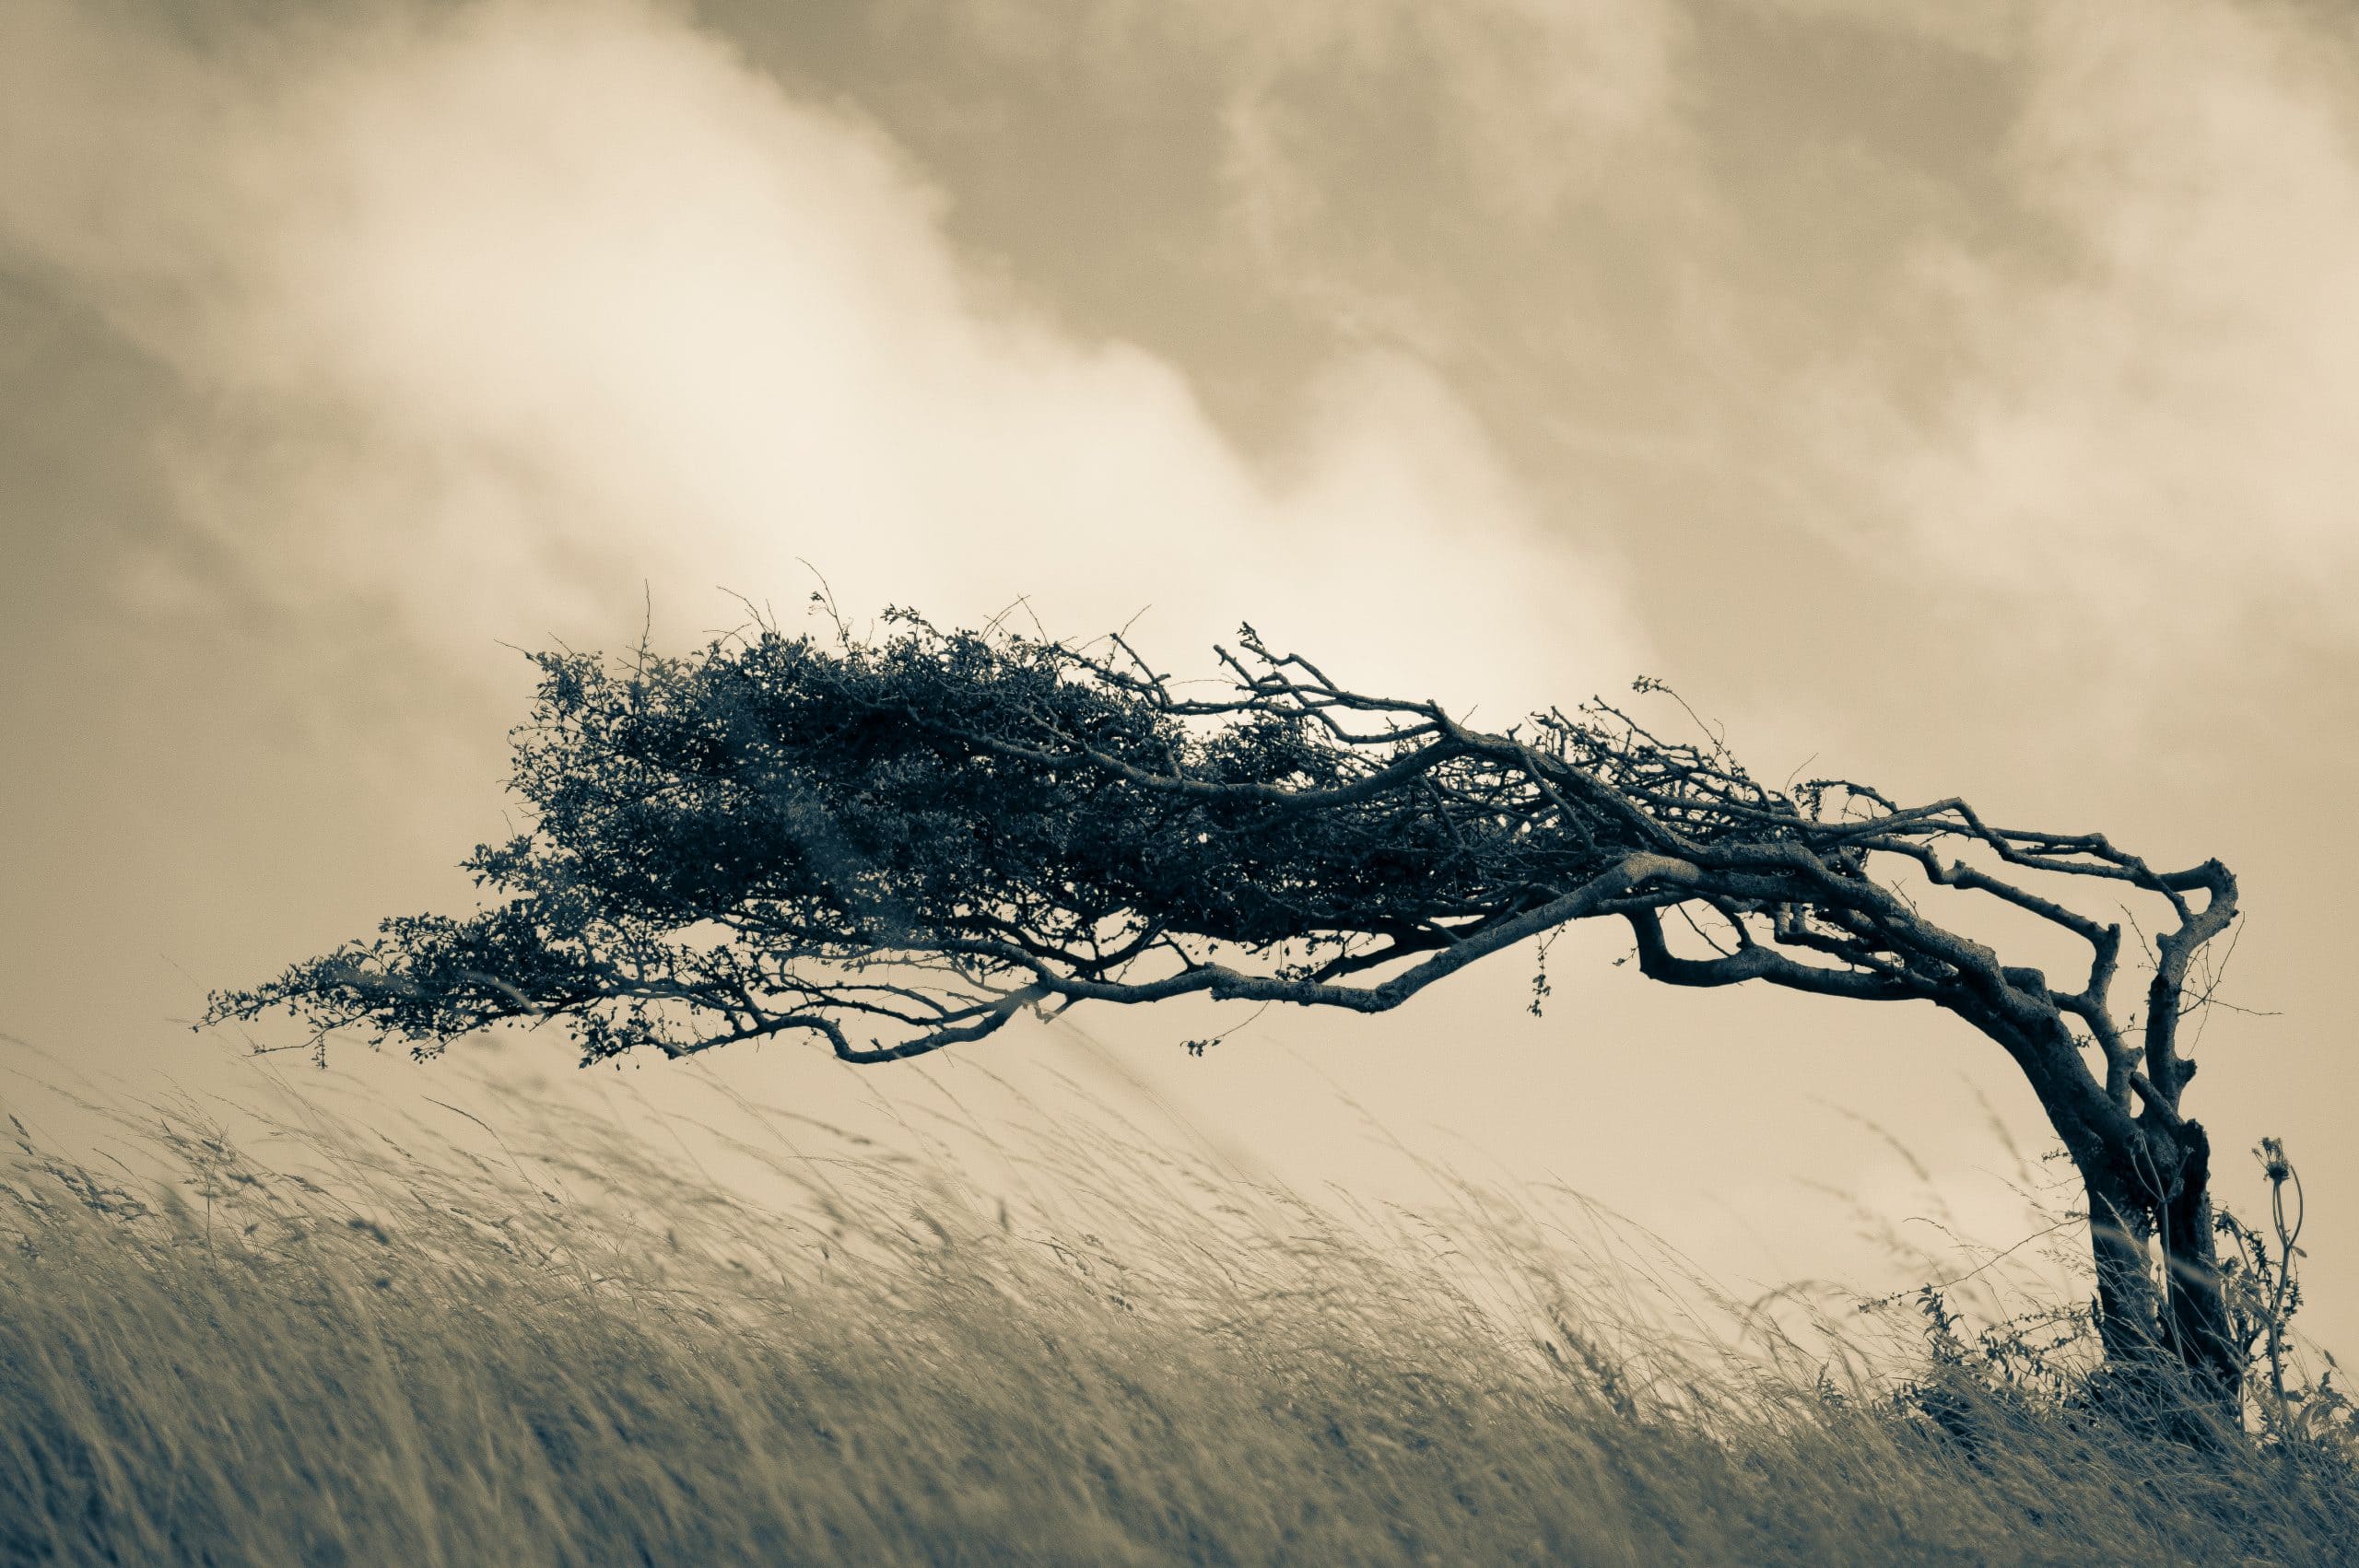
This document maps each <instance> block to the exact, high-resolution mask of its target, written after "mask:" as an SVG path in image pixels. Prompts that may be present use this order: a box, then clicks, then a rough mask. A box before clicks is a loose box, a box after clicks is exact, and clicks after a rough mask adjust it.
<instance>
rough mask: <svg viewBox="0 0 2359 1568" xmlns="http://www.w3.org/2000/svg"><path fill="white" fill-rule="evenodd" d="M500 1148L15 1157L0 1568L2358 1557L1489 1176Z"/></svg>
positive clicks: (1033, 1154) (138, 1137)
mask: <svg viewBox="0 0 2359 1568" xmlns="http://www.w3.org/2000/svg"><path fill="white" fill-rule="evenodd" d="M11 1119H12V1120H13V1119H14V1118H13V1117H12V1118H11ZM513 1122H514V1125H513V1126H512V1127H503V1129H502V1133H501V1135H500V1136H499V1138H498V1139H497V1140H496V1141H475V1142H473V1143H469V1142H467V1141H463V1140H458V1139H452V1138H447V1137H444V1136H441V1135H437V1134H432V1133H429V1132H428V1131H426V1130H425V1129H419V1128H409V1129H403V1130H402V1131H400V1132H398V1133H394V1132H388V1131H386V1130H384V1129H381V1128H380V1129H374V1130H364V1129H361V1128H359V1127H358V1126H355V1125H351V1124H349V1123H346V1122H342V1121H338V1120H336V1119H334V1117H325V1116H317V1117H310V1118H309V1119H306V1120H302V1121H300V1122H298V1123H288V1122H281V1123H279V1124H276V1125H275V1126H272V1127H270V1128H268V1129H266V1130H265V1131H264V1132H263V1133H259V1134H257V1133H254V1132H252V1131H247V1132H244V1133H241V1134H239V1135H236V1136H232V1135H231V1134H229V1132H227V1131H226V1130H225V1129H223V1128H221V1127H219V1126H217V1125H215V1124H213V1123H212V1122H210V1121H208V1120H206V1119H205V1117H200V1116H198V1115H196V1114H194V1112H193V1111H191V1110H189V1109H188V1108H187V1107H182V1108H180V1109H177V1110H175V1109H172V1108H169V1107H166V1108H157V1107H148V1108H146V1109H144V1110H142V1111H140V1112H138V1113H137V1114H135V1115H128V1116H119V1117H118V1125H119V1129H120V1134H121V1136H120V1138H118V1140H117V1144H116V1147H117V1148H118V1149H119V1150H120V1149H122V1148H123V1147H125V1146H126V1145H125V1141H129V1146H130V1154H131V1156H132V1157H128V1158H125V1157H122V1155H121V1154H120V1153H119V1154H118V1155H117V1156H116V1157H115V1158H112V1159H111V1160H100V1161H92V1162H87V1163H77V1162H76V1161H72V1160H68V1159H66V1158H65V1157H63V1156H61V1155H60V1154H59V1153H56V1152H55V1151H54V1150H53V1149H51V1148H49V1147H46V1146H45V1145H44V1144H43V1142H42V1141H41V1140H39V1139H37V1138H35V1137H34V1136H32V1135H31V1134H30V1133H29V1132H28V1131H27V1130H26V1129H25V1128H24V1126H23V1125H22V1124H18V1126H17V1127H16V1128H14V1129H12V1135H13V1136H14V1138H15V1144H14V1147H13V1149H12V1150H11V1151H10V1154H11V1159H10V1164H9V1169H8V1171H7V1172H6V1185H5V1189H0V1232H5V1235H0V1246H5V1251H4V1252H0V1258H5V1260H4V1261H0V1562H6V1563H8V1564H18V1563H34V1562H76V1563H78V1562H121V1563H147V1562H207V1563H223V1564H229V1563H258V1564H260V1563H279V1562H286V1563H297V1562H300V1563H402V1564H439V1563H450V1564H477V1563H499V1564H509V1563H514V1564H535V1563H667V1564H668V1563H702V1562H857V1563H889V1562H944V1563H959V1562H977V1563H981V1562H1044V1563H1066V1562H1070V1563H1159V1562H1203V1563H1227V1562H1237V1563H1254V1562H1298V1563H1319V1564H1337V1563H1383V1562H1569V1563H1663V1562H1730V1563H1789V1562H1790V1563H1811V1564H1824V1563H1912V1562H1957V1563H1984V1562H1989V1563H2012V1562H2055V1563H2095V1562H2148V1563H2162V1562H2173V1563H2176V1562H2204V1563H2238V1562H2282V1563H2314V1562H2346V1561H2359V1547H2354V1545H2353V1539H2354V1538H2359V1481H2354V1479H2353V1474H2352V1472H2351V1470H2350V1469H2348V1468H2347V1467H2346V1466H2344V1465H2342V1464H2341V1463H2339V1462H2337V1461H2335V1460H2333V1459H2332V1458H2330V1457H2325V1456H2323V1455H2321V1454H2319V1453H2318V1452H2316V1451H2309V1452H2306V1453H2302V1454H2295V1453H2293V1452H2290V1451H2287V1450H2283V1449H2270V1448H2264V1447H2262V1446H2259V1445H2251V1446H2243V1445H2236V1446H2232V1447H2231V1448H2230V1449H2229V1450H2228V1451H2225V1452H2221V1453H2216V1454H2212V1455H2208V1456H2206V1455H2199V1454H2197V1453H2195V1452H2193V1451H2191V1450H2189V1449H2187V1448H2183V1447H2178V1446H2174V1445H2169V1444H2165V1443H2160V1442H2154V1441H2142V1440H2140V1439H2137V1438H2135V1437H2132V1436H2130V1435H2127V1434H2124V1433H2119V1432H2117V1431H2114V1430H2112V1429H2110V1428H2107V1427H2105V1426H2101V1425H2097V1424H2095V1423H2091V1422H2086V1421H2076V1420H2074V1419H2072V1418H2071V1417H2070V1416H2069V1415H2068V1414H2066V1413H2065V1412H2062V1411H2060V1410H2054V1409H2050V1408H2048V1407H2045V1406H2042V1405H2041V1404H2040V1403H2039V1402H2038V1401H2037V1400H2036V1399H2031V1398H2018V1397H2014V1396H2013V1395H2011V1394H2010V1393H2008V1392H2007V1391H2006V1390H2004V1389H1994V1388H1993V1387H1990V1386H1989V1384H1988V1383H1987V1382H1986V1381H1984V1380H1982V1379H1980V1378H1977V1377H1973V1376H1969V1375H1966V1374H1964V1373H1963V1372H1958V1371H1955V1370H1953V1371H1952V1372H1951V1373H1950V1374H1948V1375H1947V1382H1946V1385H1945V1387H1944V1390H1943V1393H1942V1399H1943V1400H1944V1401H1945V1402H1944V1403H1943V1404H1942V1409H1943V1410H1946V1411H1947V1412H1949V1414H1950V1415H1951V1417H1952V1425H1953V1426H1954V1427H1957V1428H1959V1429H1960V1430H1968V1429H1970V1430H1971V1431H1972V1432H1973V1433H1975V1437H1974V1440H1973V1441H1971V1442H1970V1443H1968V1442H1960V1441H1957V1440H1955V1439H1954V1438H1953V1437H1951V1436H1948V1435H1945V1434H1944V1433H1943V1432H1942V1429H1941V1428H1939V1427H1938V1426H1936V1425H1935V1424H1934V1423H1933V1422H1930V1421H1928V1420H1926V1419H1925V1418H1924V1416H1923V1414H1922V1408H1921V1407H1922V1405H1923V1403H1924V1401H1922V1400H1919V1401H1917V1402H1916V1405H1915V1407H1913V1408H1912V1406H1911V1405H1910V1404H1909V1403H1908V1402H1907V1401H1902V1402H1898V1403H1895V1400H1894V1399H1893V1398H1890V1392H1891V1390H1892V1388H1893V1387H1895V1385H1896V1384H1897V1383H1898V1382H1900V1381H1903V1380H1905V1379H1907V1377H1909V1376H1911V1375H1917V1376H1923V1375H1927V1374H1926V1369H1925V1368H1923V1367H1921V1366H1919V1367H1916V1368H1911V1367H1910V1366H1909V1365H1908V1364H1907V1363H1906V1359H1905V1358H1906V1355H1907V1341H1905V1340H1885V1341H1884V1342H1882V1343H1881V1344H1878V1345H1867V1346H1866V1347H1865V1348H1862V1346H1863V1343H1864V1342H1853V1343H1851V1344H1849V1345H1848V1346H1834V1347H1831V1342H1827V1341H1813V1340H1810V1338H1809V1337H1808V1336H1807V1335H1800V1336H1795V1335H1787V1336H1778V1335H1772V1336H1769V1337H1768V1338H1767V1339H1766V1340H1758V1341H1755V1342H1750V1343H1748V1344H1747V1345H1746V1346H1745V1347H1744V1348H1743V1350H1742V1351H1740V1350H1738V1349H1734V1348H1731V1345H1730V1344H1729V1343H1727V1342H1726V1341H1725V1340H1719V1339H1716V1338H1715V1337H1714V1336H1713V1335H1711V1334H1709V1333H1707V1332H1705V1331H1703V1330H1702V1329H1700V1328H1698V1327H1697V1326H1696V1324H1695V1323H1693V1322H1690V1321H1685V1320H1683V1319H1682V1318H1681V1317H1680V1316H1679V1315H1678V1314H1677V1312H1676V1311H1674V1310H1672V1308H1671V1307H1670V1306H1668V1305H1665V1304H1666V1303H1668V1302H1669V1300H1670V1299H1671V1298H1670V1297H1669V1296H1661V1297H1654V1296H1650V1295H1649V1293H1648V1291H1647V1290H1646V1289H1645V1288H1643V1287H1644V1281H1642V1280H1634V1277H1633V1274H1632V1272H1631V1269H1630V1266H1629V1265H1627V1264H1626V1263H1625V1264H1622V1265H1616V1266H1615V1268H1614V1269H1612V1270H1606V1269H1602V1267H1601V1265H1600V1263H1599V1259H1598V1258H1597V1256H1596V1255H1594V1254H1590V1253H1587V1252H1585V1251H1584V1249H1583V1248H1581V1247H1580V1246H1578V1245H1576V1244H1575V1243H1573V1242H1571V1241H1570V1240H1568V1238H1567V1235H1566V1234H1565V1233H1564V1232H1563V1231H1562V1230H1560V1229H1558V1228H1556V1227H1555V1226H1554V1225H1553V1224H1552V1223H1550V1222H1549V1221H1548V1219H1547V1217H1546V1215H1545V1214H1544V1213H1543V1212H1541V1211H1538V1210H1536V1209H1534V1208H1533V1207H1532V1205H1531V1204H1530V1203H1529V1201H1527V1200H1525V1199H1510V1198H1508V1197H1507V1196H1503V1195H1501V1194H1498V1193H1496V1192H1492V1193H1486V1192H1483V1191H1480V1190H1477V1189H1475V1188H1471V1187H1461V1188H1460V1190H1459V1194H1458V1198H1457V1200H1456V1201H1454V1202H1453V1203H1452V1204H1450V1205H1449V1208H1448V1211H1447V1212H1442V1213H1434V1214H1426V1215H1412V1214H1407V1213H1399V1212H1388V1213H1383V1214H1377V1215H1369V1216H1364V1217H1363V1218H1364V1219H1365V1220H1366V1222H1367V1223H1355V1222H1353V1221H1351V1220H1348V1219H1344V1218H1338V1217H1337V1216H1336V1215H1335V1214H1334V1213H1333V1212H1332V1211H1328V1210H1323V1209H1320V1208H1318V1207H1316V1206H1313V1205H1310V1204H1308V1203H1305V1202H1302V1201H1299V1200H1297V1199H1291V1198H1288V1197H1285V1196H1284V1195H1281V1194H1275V1193H1272V1192H1270V1191H1267V1190H1263V1189H1259V1188H1250V1187H1244V1186H1240V1185H1239V1184H1238V1183H1236V1182H1235V1181H1234V1180H1232V1179H1226V1178H1219V1177H1216V1176H1215V1174H1214V1173H1213V1172H1212V1171H1211V1170H1210V1169H1209V1168H1207V1167H1205V1166H1204V1165H1203V1164H1199V1163H1196V1162H1193V1161H1191V1159H1190V1158H1188V1157H1186V1156H1184V1155H1182V1154H1180V1153H1172V1152H1169V1151H1166V1150H1156V1151H1152V1152H1143V1151H1142V1149H1141V1148H1140V1147H1139V1146H1137V1145H1136V1144H1135V1143H1133V1142H1130V1141H1125V1140H1123V1139H1121V1137H1118V1136H1115V1135H1112V1134H1109V1133H1104V1132H1098V1133H1087V1132H1082V1131H1076V1132H1075V1133H1074V1135H1073V1136H1071V1137H1069V1138H1066V1139H1063V1140H1061V1141H1053V1142H1050V1143H1045V1144H1043V1145H1042V1146H1041V1147H1038V1148H1030V1149H1027V1150H1024V1151H1020V1152H1019V1159H1018V1163H1019V1164H1022V1165H1023V1166H1024V1167H1025V1168H1026V1169H1027V1171H1028V1172H1029V1175H1030V1180H1031V1184H1032V1185H1031V1188H1029V1190H1031V1191H1033V1192H1035V1193H1039V1194H1046V1195H1047V1196H1045V1197H1043V1198H1041V1199H1040V1200H1039V1201H1038V1202H1027V1203H1026V1204H1025V1205H1022V1206H1021V1209H1020V1211H1011V1210H1010V1209H1009V1208H1008V1207H1006V1206H1005V1205H1004V1204H1003V1203H1002V1202H1001V1201H1000V1200H999V1199H983V1198H980V1197H979V1196H978V1195H977V1194H976V1193H973V1192H970V1191H967V1190H964V1189H962V1188H959V1187H958V1186H957V1185H956V1184H955V1183H954V1182H953V1181H951V1180H950V1179H949V1178H948V1177H946V1176H943V1175H942V1174H940V1172H939V1171H938V1170H936V1169H933V1168H930V1167H928V1166H926V1165H924V1164H918V1163H914V1162H911V1161H910V1160H906V1159H895V1158H890V1157H886V1156H884V1155H881V1154H878V1153H874V1151H863V1150H861V1149H860V1148H858V1147H857V1146H851V1145H846V1146H844V1147H841V1148H833V1149H831V1151H830V1152H829V1153H827V1154H825V1155H824V1156H823V1157H816V1158H815V1157H811V1156H809V1155H807V1154H805V1153H797V1154H794V1155H792V1156H789V1155H787V1154H785V1153H773V1154H770V1155H768V1156H764V1157H767V1158H769V1159H771V1160H772V1161H773V1163H774V1164H775V1165H776V1167H777V1170H778V1173H779V1176H780V1189H781V1191H790V1190H791V1191H792V1193H794V1194H796V1195H797V1196H795V1197H794V1199H793V1200H792V1201H781V1202H780V1204H779V1205H777V1206H776V1207H774V1208H773V1207H769V1206H765V1205H759V1204H755V1203H751V1202H748V1201H745V1200H744V1199H740V1198H735V1197H729V1196H725V1195H723V1194H722V1193H721V1192H719V1191H717V1190H715V1189H714V1188H709V1187H704V1186H700V1185H698V1184H694V1183H688V1182H685V1181H683V1180H682V1179H681V1178H679V1177H678V1176H675V1175H673V1174H669V1173H668V1167H667V1166H666V1165H665V1164H664V1163H663V1162H662V1161H659V1160H657V1159H655V1158H653V1157H652V1156H651V1153H649V1151H648V1150H647V1149H646V1148H644V1147H641V1146H639V1145H637V1144H635V1143H634V1142H633V1141H632V1139H631V1138H629V1137H628V1136H626V1135H624V1134H622V1133H621V1132H619V1131H617V1130H616V1129H613V1128H606V1129H593V1130H592V1131H589V1132H585V1131H584V1130H582V1129H581V1128H579V1127H575V1126H565V1125H560V1124H558V1123H556V1122H554V1121H551V1120H549V1119H547V1118H546V1117H543V1118H542V1119H541V1120H539V1121H537V1122H536V1121H534V1118H533V1117H531V1116H530V1115H520V1116H519V1117H515V1118H513ZM534 1129H537V1130H534ZM742 1152H743V1151H741V1153H742ZM1650 1301H1651V1302H1652V1303H1653V1304H1654V1305H1652V1306H1649V1305H1648V1303H1649V1302H1650ZM1860 1321H1861V1323H1862V1325H1868V1324H1870V1323H1871V1321H1872V1320H1871V1319H1867V1318H1862V1319H1861V1320H1860ZM1830 1347H1831V1348H1830Z"/></svg>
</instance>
